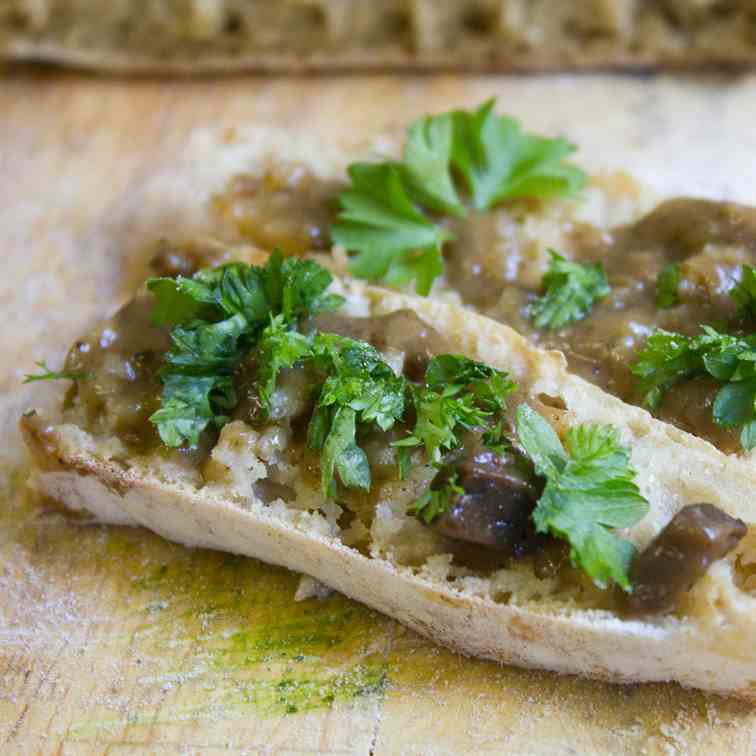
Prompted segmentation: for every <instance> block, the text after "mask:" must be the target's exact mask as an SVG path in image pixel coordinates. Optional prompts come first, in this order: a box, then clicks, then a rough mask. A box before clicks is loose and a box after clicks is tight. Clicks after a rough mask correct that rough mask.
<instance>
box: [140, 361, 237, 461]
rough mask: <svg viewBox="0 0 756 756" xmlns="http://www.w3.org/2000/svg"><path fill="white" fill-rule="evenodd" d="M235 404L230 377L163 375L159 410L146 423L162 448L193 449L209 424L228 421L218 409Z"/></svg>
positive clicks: (220, 423)
mask: <svg viewBox="0 0 756 756" xmlns="http://www.w3.org/2000/svg"><path fill="white" fill-rule="evenodd" d="M235 403H236V397H235V393H234V389H233V385H232V383H231V377H230V376H227V375H224V376H216V375H183V374H181V373H167V374H166V375H164V376H163V394H162V397H161V407H160V409H159V410H157V412H154V413H153V414H152V416H151V417H150V420H151V421H152V422H153V423H154V424H155V425H156V426H157V429H158V432H159V433H160V438H161V440H162V441H163V443H164V444H166V446H181V445H182V444H183V443H185V442H188V443H189V445H190V446H191V447H195V446H197V444H198V443H199V437H200V434H201V433H202V431H203V430H205V428H207V427H208V426H209V425H211V424H214V425H215V426H216V427H219V428H220V427H221V426H223V424H224V423H225V422H226V421H227V420H228V417H227V416H226V415H224V414H221V408H222V407H225V408H227V409H231V408H232V407H233V405H234V404H235Z"/></svg>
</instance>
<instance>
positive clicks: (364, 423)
mask: <svg viewBox="0 0 756 756" xmlns="http://www.w3.org/2000/svg"><path fill="white" fill-rule="evenodd" d="M307 359H310V360H312V364H313V365H314V367H315V368H316V369H317V370H319V371H321V372H322V373H324V374H326V375H327V378H326V379H325V381H324V382H323V385H322V387H321V389H320V393H319V395H318V398H317V401H316V404H315V410H314V412H313V415H312V418H311V419H310V424H309V427H308V433H307V444H308V446H309V447H310V448H311V449H314V450H316V451H320V452H321V461H320V467H321V485H322V489H323V494H324V495H325V496H333V495H334V494H335V477H334V471H336V472H338V474H339V477H340V479H341V482H342V483H343V484H344V485H345V486H347V487H352V488H361V489H363V490H366V491H367V490H369V489H370V485H371V480H370V465H369V464H368V459H367V456H366V454H365V452H364V451H363V450H362V449H361V448H360V447H359V445H358V444H357V432H358V429H360V430H363V431H364V430H365V429H366V428H368V427H370V426H371V425H375V426H377V427H378V428H379V429H380V430H382V431H387V430H389V429H390V428H392V427H393V426H394V424H395V423H396V422H397V421H398V420H400V419H401V418H402V416H403V414H404V409H405V393H406V381H405V379H404V378H402V377H400V376H397V375H396V374H395V373H394V371H393V370H392V369H391V367H390V366H389V365H388V364H387V363H386V362H385V361H384V360H383V357H382V356H381V354H380V352H378V351H377V350H376V349H375V348H374V347H372V346H371V345H370V344H367V343H365V342H362V341H354V340H352V339H348V338H346V337H344V336H337V335H336V334H332V333H317V334H315V335H314V336H313V337H312V338H311V349H310V354H309V355H308V358H307Z"/></svg>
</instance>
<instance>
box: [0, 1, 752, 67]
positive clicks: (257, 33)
mask: <svg viewBox="0 0 756 756" xmlns="http://www.w3.org/2000/svg"><path fill="white" fill-rule="evenodd" d="M0 59H4V60H31V61H44V62H52V63H60V64H67V65H73V66H79V67H86V68H92V69H96V70H103V71H125V72H129V71H134V72H139V71H142V72H165V73H171V72H172V73H186V74H192V73H203V72H219V71H241V70H261V71H287V72H290V71H328V70H344V71H356V72H359V71H366V70H424V69H429V70H442V69H446V70H466V69H467V70H495V71H536V70H559V69H584V68H645V67H677V68H679V67H691V68H692V67H700V66H707V65H732V66H741V65H747V64H751V63H753V62H754V61H756V1H754V0H576V1H569V2H568V1H567V0H383V1H382V2H375V1H374V0H107V1H106V2H105V1H104V0H0Z"/></svg>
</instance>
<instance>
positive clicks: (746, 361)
mask: <svg viewBox="0 0 756 756" xmlns="http://www.w3.org/2000/svg"><path fill="white" fill-rule="evenodd" d="M632 372H633V373H634V374H635V375H636V376H638V378H640V381H639V390H640V391H641V393H642V395H643V402H644V404H645V405H646V406H647V407H649V408H650V409H656V407H658V405H659V402H660V401H661V399H662V397H663V395H664V392H666V391H667V390H669V389H670V388H671V387H672V386H674V385H675V384H676V383H679V382H680V381H682V380H685V379H688V378H693V377H695V376H698V375H709V376H711V377H712V378H715V379H716V380H717V381H719V382H720V383H721V384H723V385H722V386H721V388H720V389H719V391H718V392H717V395H716V397H715V399H714V406H713V417H714V421H715V422H716V423H717V425H721V426H722V427H724V428H738V427H739V428H741V434H740V443H741V445H742V446H743V448H744V449H746V450H750V449H752V448H754V446H756V336H747V337H739V336H731V335H728V334H726V333H720V332H719V331H717V330H716V329H714V328H712V327H711V326H703V333H702V334H701V335H700V336H696V337H690V336H684V335H682V334H679V333H670V332H668V331H663V330H660V329H658V330H656V331H654V333H652V334H651V336H649V337H648V339H647V340H646V343H645V345H644V347H643V349H642V350H641V351H640V353H639V355H638V359H637V361H636V362H635V364H634V365H633V366H632Z"/></svg>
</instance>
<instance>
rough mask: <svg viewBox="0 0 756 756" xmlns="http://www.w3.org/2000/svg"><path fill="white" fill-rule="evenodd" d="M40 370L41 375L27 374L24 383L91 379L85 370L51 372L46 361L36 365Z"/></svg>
mask: <svg viewBox="0 0 756 756" xmlns="http://www.w3.org/2000/svg"><path fill="white" fill-rule="evenodd" d="M34 364H35V365H36V366H37V367H38V368H39V369H40V370H41V372H40V373H27V374H26V376H25V377H24V383H33V382H34V381H64V380H65V381H83V380H86V379H87V378H88V377H89V374H88V373H87V372H86V371H85V370H50V368H49V367H48V366H47V363H46V362H45V361H44V360H41V361H39V362H35V363H34Z"/></svg>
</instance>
